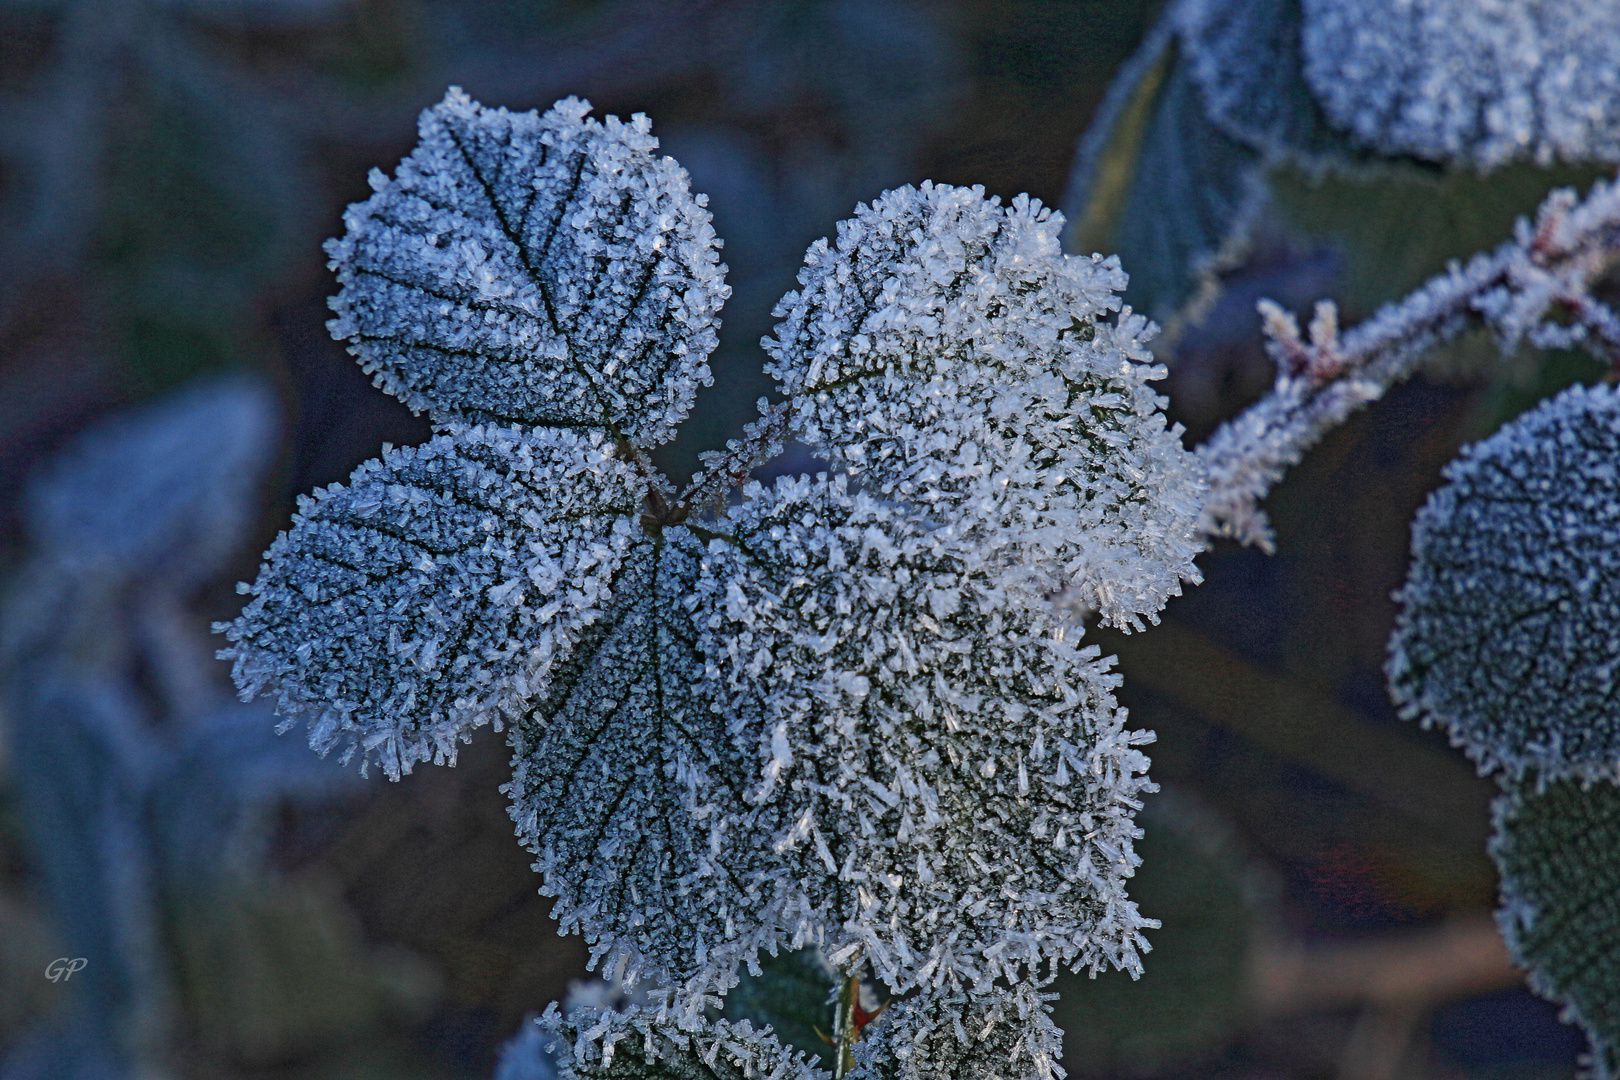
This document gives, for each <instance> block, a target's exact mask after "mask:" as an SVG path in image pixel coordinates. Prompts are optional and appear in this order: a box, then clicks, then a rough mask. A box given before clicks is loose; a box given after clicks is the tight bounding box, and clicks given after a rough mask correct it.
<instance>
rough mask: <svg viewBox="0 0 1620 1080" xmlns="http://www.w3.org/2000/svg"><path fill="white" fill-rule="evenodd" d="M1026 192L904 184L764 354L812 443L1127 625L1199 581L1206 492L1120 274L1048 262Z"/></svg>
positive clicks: (840, 245) (1057, 223)
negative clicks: (1170, 419) (1002, 196)
mask: <svg viewBox="0 0 1620 1080" xmlns="http://www.w3.org/2000/svg"><path fill="white" fill-rule="evenodd" d="M1062 223H1063V219H1062V217H1061V215H1056V214H1053V213H1051V212H1050V211H1049V210H1047V209H1046V208H1044V207H1042V206H1041V205H1040V204H1039V203H1038V202H1035V201H1034V200H1031V199H1029V198H1027V197H1025V196H1019V197H1018V198H1016V199H1014V200H1013V202H1012V203H1011V205H1009V206H1007V207H1002V206H1001V205H1000V203H999V200H996V199H986V198H985V197H984V193H983V191H982V189H979V188H971V189H969V188H955V187H949V186H946V185H935V184H928V183H925V184H924V185H923V186H922V187H921V188H920V189H919V188H910V187H907V188H901V189H899V190H897V191H891V192H888V193H887V194H885V195H884V196H883V197H882V198H880V199H877V200H874V201H873V203H872V204H871V205H870V206H866V205H862V206H860V207H858V208H857V209H856V213H855V217H854V218H852V219H850V220H848V221H844V222H841V223H840V224H839V228H838V239H837V243H836V245H835V246H834V245H829V244H828V243H827V242H826V241H824V240H823V241H818V242H817V243H815V244H814V245H812V246H811V248H810V250H809V252H808V254H807V255H806V257H805V268H804V269H803V270H802V271H800V274H799V281H800V285H801V288H800V290H799V291H798V292H794V293H789V294H788V295H787V296H785V297H784V298H783V299H782V302H781V304H780V305H779V306H778V308H777V314H778V315H779V316H781V317H783V318H784V320H785V321H783V322H782V323H780V324H779V325H778V326H777V332H776V337H775V338H774V339H767V341H766V342H765V345H766V348H767V351H769V352H770V354H771V363H770V364H769V365H767V370H768V371H769V372H770V373H771V374H772V375H773V376H775V377H776V379H777V380H778V382H779V383H780V385H781V388H782V390H783V392H784V393H785V394H787V395H788V411H789V422H790V424H791V425H792V427H793V429H794V431H795V433H796V434H797V435H798V436H799V437H800V438H801V439H803V440H804V441H805V442H806V443H808V444H809V445H811V446H812V447H814V448H815V449H816V450H818V451H819V452H821V453H823V454H825V455H826V456H827V457H828V459H829V460H830V461H832V462H833V463H834V464H835V465H838V466H840V467H843V468H846V469H848V470H849V471H850V472H851V473H853V474H854V475H855V476H856V477H857V478H858V479H859V481H860V482H861V483H862V484H865V485H868V486H870V487H871V488H872V490H874V491H876V492H880V493H882V494H883V495H885V496H887V497H890V498H895V499H901V500H905V501H907V502H909V503H915V504H918V505H919V506H920V507H922V508H923V510H924V512H927V513H930V514H934V515H937V516H940V517H943V518H947V519H950V520H953V521H956V522H959V523H963V524H964V525H965V526H971V527H978V528H980V529H981V530H982V533H983V536H984V540H985V542H986V543H989V544H991V545H992V546H995V547H997V548H999V549H1000V550H1001V551H1002V552H1003V553H1004V555H1005V556H1006V557H1007V558H1008V559H1009V560H1011V561H1013V562H1015V563H1017V564H1019V565H1022V566H1024V567H1026V568H1027V569H1028V571H1029V572H1030V573H1031V574H1032V575H1034V577H1035V579H1036V581H1037V583H1038V587H1039V588H1041V589H1044V590H1045V591H1048V592H1059V591H1064V590H1067V592H1066V596H1067V597H1068V598H1069V599H1070V600H1071V601H1072V602H1073V604H1074V605H1075V606H1076V607H1089V608H1094V609H1099V610H1101V612H1102V613H1103V616H1104V618H1105V619H1107V620H1108V621H1110V622H1113V623H1115V624H1117V625H1121V626H1126V627H1139V626H1140V625H1141V621H1140V616H1144V615H1145V616H1148V617H1150V618H1151V617H1153V616H1154V615H1155V613H1156V612H1157V611H1158V609H1159V608H1160V607H1161V606H1162V605H1163V604H1164V601H1165V600H1166V599H1167V598H1168V597H1169V596H1172V595H1175V594H1177V593H1179V592H1180V583H1181V581H1182V580H1197V571H1196V569H1194V567H1193V566H1192V556H1193V554H1194V552H1195V550H1196V546H1195V545H1194V543H1193V541H1192V532H1191V528H1192V523H1193V521H1194V518H1195V517H1196V514H1197V510H1198V502H1199V497H1200V494H1201V490H1202V489H1201V479H1200V476H1199V473H1198V470H1197V467H1196V464H1195V463H1194V461H1193V459H1192V457H1191V455H1189V454H1187V453H1186V451H1185V450H1183V448H1182V446H1181V443H1180V438H1179V435H1180V431H1179V429H1171V428H1168V427H1167V426H1166V424H1165V421H1164V417H1163V414H1162V413H1160V412H1159V411H1158V410H1159V406H1160V405H1161V404H1162V399H1160V398H1159V397H1158V395H1156V394H1154V393H1153V391H1152V389H1151V388H1150V387H1149V386H1148V382H1149V380H1151V379H1153V378H1157V377H1160V376H1161V375H1162V369H1160V368H1156V367H1154V366H1152V365H1151V364H1150V363H1148V362H1147V361H1148V360H1149V354H1148V353H1147V351H1146V347H1145V346H1144V344H1143V341H1144V340H1145V338H1146V337H1147V336H1148V335H1149V334H1150V333H1151V331H1150V330H1149V329H1148V327H1147V326H1146V324H1145V323H1144V322H1143V321H1142V320H1141V319H1140V318H1139V317H1133V316H1130V315H1129V314H1128V313H1121V314H1120V316H1119V317H1118V319H1117V320H1116V321H1115V322H1106V321H1104V320H1105V318H1106V317H1107V316H1108V315H1109V314H1110V313H1112V312H1114V311H1116V310H1118V308H1119V301H1118V298H1117V295H1116V294H1117V293H1118V291H1119V290H1120V289H1122V288H1123V287H1124V284H1125V277H1124V274H1123V273H1122V272H1121V271H1120V270H1119V265H1118V262H1117V261H1116V260H1113V259H1103V258H1101V257H1091V258H1075V257H1071V256H1066V255H1064V254H1062V252H1061V251H1060V250H1059V249H1058V230H1059V229H1060V228H1061V227H1062Z"/></svg>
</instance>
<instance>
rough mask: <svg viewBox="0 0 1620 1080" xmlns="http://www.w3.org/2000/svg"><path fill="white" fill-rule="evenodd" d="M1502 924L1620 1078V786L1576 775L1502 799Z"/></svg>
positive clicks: (1547, 992)
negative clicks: (1586, 780)
mask: <svg viewBox="0 0 1620 1080" xmlns="http://www.w3.org/2000/svg"><path fill="white" fill-rule="evenodd" d="M1495 811H1496V813H1495V817H1496V834H1495V835H1494V836H1493V837H1492V838H1491V855H1492V857H1494V858H1495V860H1496V866H1497V869H1498V870H1499V871H1500V872H1501V875H1502V907H1501V909H1500V910H1499V911H1498V912H1497V915H1496V921H1497V924H1498V925H1499V926H1500V927H1501V929H1502V936H1503V938H1505V939H1506V940H1507V944H1508V948H1509V950H1510V951H1511V952H1512V953H1513V957H1514V960H1515V961H1516V962H1517V963H1518V964H1519V965H1521V966H1522V967H1524V968H1525V969H1526V970H1527V971H1528V972H1529V976H1530V985H1531V987H1532V988H1533V989H1534V990H1535V991H1536V992H1537V993H1539V994H1541V995H1543V996H1544V997H1548V998H1551V999H1552V1000H1553V1001H1556V1002H1559V1003H1560V1004H1562V1005H1564V1006H1565V1013H1564V1018H1565V1019H1566V1020H1574V1021H1575V1022H1576V1023H1578V1024H1580V1025H1581V1027H1583V1028H1584V1029H1586V1033H1587V1035H1588V1037H1589V1038H1590V1039H1591V1041H1592V1064H1593V1065H1594V1069H1593V1073H1594V1075H1595V1076H1596V1077H1597V1078H1598V1080H1614V1078H1615V1077H1617V1076H1620V789H1617V788H1616V787H1615V786H1614V785H1613V784H1612V783H1609V782H1605V781H1599V782H1597V783H1594V784H1590V785H1587V784H1584V783H1579V782H1576V781H1573V780H1569V781H1560V782H1556V783H1552V784H1548V785H1547V786H1546V787H1545V788H1544V789H1542V790H1537V789H1536V787H1535V785H1533V784H1530V785H1525V786H1524V787H1522V788H1521V789H1520V790H1517V791H1513V792H1510V793H1509V794H1508V795H1505V796H1503V797H1502V798H1500V799H1498V800H1497V802H1496V807H1495Z"/></svg>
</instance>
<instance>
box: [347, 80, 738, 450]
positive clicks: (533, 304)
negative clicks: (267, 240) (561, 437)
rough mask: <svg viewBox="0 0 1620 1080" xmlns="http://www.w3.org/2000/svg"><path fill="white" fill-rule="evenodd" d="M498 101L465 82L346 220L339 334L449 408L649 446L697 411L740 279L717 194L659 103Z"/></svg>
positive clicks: (437, 412)
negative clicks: (613, 109)
mask: <svg viewBox="0 0 1620 1080" xmlns="http://www.w3.org/2000/svg"><path fill="white" fill-rule="evenodd" d="M589 108H590V106H589V105H588V104H586V103H585V102H582V101H580V100H578V99H576V98H565V99H564V100H562V101H559V102H558V103H557V104H556V105H554V106H553V107H552V108H551V109H550V110H549V111H548V112H546V114H545V115H544V116H540V115H537V114H536V113H534V112H527V113H511V112H508V111H506V110H505V109H486V108H484V107H483V106H481V105H479V104H477V103H476V102H474V101H471V100H470V99H468V98H467V96H466V95H464V94H462V93H461V92H460V91H459V90H456V89H453V88H452V89H451V91H450V92H449V93H448V94H446V95H445V99H444V101H443V102H441V103H440V104H439V105H436V106H434V107H433V108H431V109H428V110H425V111H424V112H423V113H422V119H421V124H420V130H421V136H422V141H421V143H420V144H419V145H418V146H417V148H416V149H415V150H414V151H413V152H412V153H411V154H410V156H408V157H407V158H405V160H404V161H403V162H401V163H400V167H399V171H398V173H397V175H396V176H395V177H394V179H392V180H390V179H388V178H387V177H385V176H384V175H383V174H382V173H380V172H377V171H373V172H372V174H371V184H372V187H373V188H375V189H376V194H375V195H373V196H372V197H371V198H370V199H368V200H367V201H365V202H363V203H356V204H355V205H354V206H351V207H350V208H349V210H348V212H347V213H346V214H345V215H344V222H345V224H346V225H347V226H348V232H347V234H346V235H345V236H343V237H341V238H339V239H336V240H333V241H330V242H329V243H328V245H327V253H328V254H329V255H331V257H332V268H333V269H334V270H336V271H337V273H338V281H339V282H340V283H341V284H342V286H343V288H342V291H341V292H339V293H338V295H337V296H336V297H334V298H333V300H332V309H333V310H334V311H336V312H337V318H335V319H333V320H332V321H331V323H330V327H331V330H332V333H333V336H335V337H340V338H347V339H349V341H350V342H351V343H352V344H351V346H350V351H352V352H353V353H354V355H355V356H356V357H357V358H358V359H359V360H360V363H361V366H362V367H364V368H365V370H366V371H367V373H369V374H373V375H374V376H375V377H376V381H377V385H378V386H380V387H382V388H383V389H384V390H386V391H388V392H389V393H391V394H393V395H395V396H396V397H398V398H400V400H402V401H404V402H405V403H406V404H407V405H409V406H410V407H411V408H412V409H414V410H416V411H418V412H420V411H422V410H424V409H426V410H427V411H428V412H429V413H430V414H431V415H432V416H433V418H434V419H435V420H437V421H441V422H442V421H444V420H446V419H448V418H451V417H460V418H464V419H468V420H483V421H496V422H501V423H524V424H556V425H590V426H597V427H606V428H611V429H613V430H614V431H615V432H616V433H617V434H622V435H623V436H625V437H626V438H628V439H630V440H631V441H632V442H634V443H636V444H637V445H639V446H642V447H646V446H651V445H656V444H657V443H661V442H664V441H666V440H668V439H669V438H670V437H671V436H672V435H673V433H674V428H675V425H676V424H678V423H680V421H681V419H682V418H683V417H684V416H685V415H686V413H687V410H688V409H690V408H691V405H692V400H693V396H694V394H695V393H696V391H697V387H698V385H699V384H707V383H708V382H709V381H710V376H709V369H708V366H707V364H706V363H705V360H706V358H707V357H708V354H709V353H710V352H711V351H712V350H713V349H714V345H715V328H716V327H717V325H718V323H719V319H718V314H719V310H720V305H721V304H722V303H724V301H725V298H726V296H727V294H728V290H727V288H726V286H725V284H724V283H723V278H724V274H725V267H724V266H723V265H721V264H720V263H719V262H718V261H717V256H716V252H717V250H718V247H719V244H718V242H717V241H716V239H715V236H714V229H713V228H712V227H711V226H710V224H709V213H708V211H707V210H705V209H704V201H705V200H704V199H703V198H702V197H701V196H693V195H692V194H691V192H690V191H689V190H688V183H687V175H686V170H684V169H682V168H681V167H680V166H679V165H677V164H676V163H675V161H674V159H672V158H668V157H663V158H660V157H656V156H654V154H653V150H654V149H655V148H656V147H657V146H658V140H657V139H655V138H653V136H652V134H651V133H650V125H649V123H648V121H647V118H646V117H645V116H640V115H638V116H636V117H634V118H632V119H631V121H630V122H629V123H623V122H621V121H620V120H619V119H618V118H617V117H612V116H610V117H608V118H607V121H606V122H605V123H598V122H597V121H595V120H593V119H587V118H586V116H585V114H586V112H587V111H588V110H589Z"/></svg>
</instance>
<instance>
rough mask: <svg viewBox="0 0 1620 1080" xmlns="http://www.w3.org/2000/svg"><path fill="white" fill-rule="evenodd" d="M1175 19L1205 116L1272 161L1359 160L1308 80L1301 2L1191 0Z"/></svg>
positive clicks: (1177, 7) (1175, 9) (1176, 11)
mask: <svg viewBox="0 0 1620 1080" xmlns="http://www.w3.org/2000/svg"><path fill="white" fill-rule="evenodd" d="M1168 18H1169V19H1170V21H1171V22H1173V23H1174V24H1175V25H1176V29H1177V30H1178V31H1179V34H1180V39H1181V43H1182V49H1183V55H1184V57H1185V59H1184V60H1183V63H1185V64H1186V65H1187V67H1188V69H1189V72H1190V74H1191V75H1192V78H1193V80H1194V81H1195V82H1196V83H1197V84H1198V87H1199V89H1200V90H1201V91H1202V94H1201V97H1202V103H1203V106H1204V113H1205V115H1206V116H1208V117H1209V119H1210V120H1212V121H1213V122H1214V123H1215V124H1216V125H1217V126H1219V127H1220V128H1221V129H1222V130H1223V131H1225V132H1226V133H1227V134H1228V135H1229V136H1231V137H1232V138H1234V139H1237V140H1238V141H1240V142H1242V143H1244V144H1246V145H1248V146H1249V147H1251V148H1253V149H1255V150H1258V151H1260V152H1261V153H1262V154H1263V155H1264V156H1265V157H1266V159H1267V160H1268V161H1272V162H1275V161H1279V160H1289V161H1294V162H1299V163H1308V164H1312V165H1316V166H1320V165H1322V164H1336V165H1344V164H1348V163H1350V161H1351V160H1352V159H1353V158H1354V157H1356V156H1357V155H1356V152H1355V150H1354V148H1353V147H1352V146H1350V144H1349V143H1348V141H1347V140H1346V139H1345V137H1344V136H1343V135H1342V134H1340V133H1339V132H1338V131H1335V130H1334V129H1333V127H1332V125H1331V124H1330V123H1329V121H1328V118H1327V116H1326V114H1325V113H1324V112H1323V111H1322V107H1321V106H1320V105H1319V104H1318V103H1317V101H1316V98H1315V97H1314V96H1313V95H1312V93H1311V89H1310V86H1309V85H1308V84H1307V83H1306V81H1305V76H1304V70H1303V63H1304V59H1303V57H1302V55H1301V52H1300V24H1301V21H1302V13H1301V10H1300V0H1184V2H1182V3H1179V4H1176V5H1175V6H1174V7H1173V8H1172V9H1171V12H1170V14H1169V15H1168Z"/></svg>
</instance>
